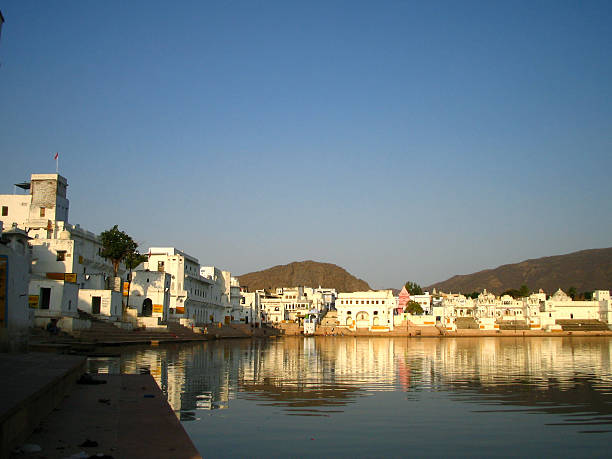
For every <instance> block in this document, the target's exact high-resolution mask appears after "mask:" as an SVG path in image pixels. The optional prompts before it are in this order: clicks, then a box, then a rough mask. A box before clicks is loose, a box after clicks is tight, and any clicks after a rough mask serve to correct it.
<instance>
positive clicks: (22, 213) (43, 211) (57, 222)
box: [0, 174, 123, 330]
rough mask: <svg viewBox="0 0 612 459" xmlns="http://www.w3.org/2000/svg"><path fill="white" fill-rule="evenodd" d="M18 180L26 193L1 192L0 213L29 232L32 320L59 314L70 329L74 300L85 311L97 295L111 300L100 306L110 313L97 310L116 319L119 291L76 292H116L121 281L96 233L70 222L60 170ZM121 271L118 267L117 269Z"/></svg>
mask: <svg viewBox="0 0 612 459" xmlns="http://www.w3.org/2000/svg"><path fill="white" fill-rule="evenodd" d="M16 186H17V187H19V188H20V189H23V190H27V191H29V193H27V194H13V195H0V215H1V216H0V219H1V220H2V221H3V222H4V224H5V225H6V224H16V225H17V226H18V227H19V228H21V229H23V230H25V231H27V233H28V236H29V237H30V238H31V245H32V276H31V280H30V286H29V294H30V300H31V303H30V304H31V305H32V306H34V307H35V309H36V311H35V315H36V320H35V323H36V324H37V325H39V326H41V325H42V326H44V325H45V323H47V322H48V320H49V318H51V317H53V318H58V319H60V324H61V325H63V327H62V328H64V329H66V330H70V329H71V328H73V324H77V322H78V319H77V317H78V314H77V306H78V307H79V308H81V309H83V310H85V311H87V312H91V311H95V310H96V308H97V305H96V304H94V303H93V302H94V301H97V300H95V299H94V298H98V297H100V296H104V297H108V298H110V301H111V304H110V306H109V307H108V308H106V309H104V311H108V314H110V315H107V314H106V313H101V314H100V316H101V317H102V318H105V319H111V320H119V319H120V318H121V313H122V304H121V295H113V294H111V293H108V292H105V293H101V292H98V294H96V292H91V294H87V293H86V292H83V294H82V295H79V290H85V289H91V290H95V291H101V290H111V289H112V290H115V292H119V291H120V281H119V280H118V279H114V278H113V275H114V271H113V267H112V264H111V262H110V260H106V259H104V258H103V257H102V256H101V255H100V253H101V251H102V244H101V242H100V239H99V237H98V236H96V235H95V234H93V233H91V232H89V231H86V230H84V229H82V228H81V227H80V226H79V225H70V224H69V223H68V211H69V202H68V199H67V198H66V189H67V187H68V182H67V181H66V179H65V178H64V177H62V176H61V175H59V174H32V176H31V180H30V182H25V183H20V184H17V185H16ZM122 272H123V270H121V269H120V272H119V274H121V273H122ZM36 297H38V301H37V302H36V301H35V299H36ZM88 301H92V303H89V302H88ZM101 311H102V309H101ZM64 318H65V319H66V320H64V323H62V322H61V321H62V320H63V319H64Z"/></svg>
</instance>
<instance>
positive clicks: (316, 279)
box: [238, 260, 370, 292]
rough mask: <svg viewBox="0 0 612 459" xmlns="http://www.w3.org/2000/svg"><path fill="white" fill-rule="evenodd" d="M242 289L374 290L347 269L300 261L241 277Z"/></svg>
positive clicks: (329, 264)
mask: <svg viewBox="0 0 612 459" xmlns="http://www.w3.org/2000/svg"><path fill="white" fill-rule="evenodd" d="M238 280H239V281H240V285H242V286H247V287H248V288H249V291H251V292H254V291H255V290H259V289H274V288H276V287H299V286H307V287H318V286H319V285H320V286H321V287H325V288H335V289H336V290H337V291H338V292H358V291H362V290H370V286H369V285H368V283H367V282H365V281H363V280H361V279H357V278H356V277H355V276H353V275H351V274H349V273H348V272H347V271H346V270H345V269H343V268H341V267H340V266H336V265H334V264H331V263H319V262H316V261H311V260H308V261H296V262H293V263H289V264H288V265H279V266H274V267H272V268H269V269H264V270H263V271H257V272H253V273H248V274H243V275H242V276H238Z"/></svg>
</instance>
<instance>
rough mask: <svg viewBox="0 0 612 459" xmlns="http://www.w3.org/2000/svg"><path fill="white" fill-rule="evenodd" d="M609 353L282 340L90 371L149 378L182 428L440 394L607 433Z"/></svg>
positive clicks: (606, 342)
mask: <svg viewBox="0 0 612 459" xmlns="http://www.w3.org/2000/svg"><path fill="white" fill-rule="evenodd" d="M611 348H612V340H610V339H607V338H560V337H551V338H529V339H522V338H456V339H452V338H451V339H437V338H423V339H414V338H413V339H406V338H341V337H329V338H306V339H304V338H284V339H280V340H272V341H263V340H236V341H218V342H207V343H197V344H189V345H168V346H163V347H159V348H142V349H134V348H126V349H124V350H123V351H122V354H121V357H118V358H98V359H90V361H89V369H90V371H93V372H96V371H97V372H109V373H139V372H142V371H149V372H150V373H151V374H152V375H153V377H154V378H155V379H156V381H157V382H158V384H159V385H160V387H161V388H162V390H163V392H164V393H165V394H166V395H167V397H168V401H169V402H170V405H171V406H172V408H173V409H174V410H175V411H176V412H177V415H178V416H179V417H180V419H181V420H183V421H189V420H194V419H197V418H198V412H202V411H205V410H219V409H226V408H228V407H231V404H232V401H233V400H237V399H239V400H243V401H246V402H248V403H252V404H255V405H257V406H261V407H272V408H274V409H280V410H281V412H282V414H284V415H285V416H303V417H312V416H316V417H332V418H333V417H334V416H339V415H340V413H343V412H344V411H346V409H347V407H348V406H350V405H351V404H355V403H359V402H360V401H361V400H364V398H367V397H369V396H374V395H375V394H380V393H385V392H392V393H399V394H404V395H403V400H404V401H407V402H410V401H413V402H414V401H418V400H421V399H422V395H419V394H422V393H437V392H441V393H444V394H448V396H449V397H450V399H451V400H453V401H455V402H466V403H469V404H474V405H478V406H474V407H473V410H472V412H473V413H494V412H496V411H500V410H501V411H504V412H521V411H524V412H526V413H547V414H552V415H555V417H554V419H549V420H548V422H547V425H550V426H554V425H566V426H568V425H574V426H578V427H577V429H578V430H577V431H579V432H584V433H592V432H597V433H607V432H609V431H610V424H612V376H611V375H612V371H611V362H610V354H611ZM230 411H231V410H230ZM594 426H598V427H594ZM604 426H605V427H604Z"/></svg>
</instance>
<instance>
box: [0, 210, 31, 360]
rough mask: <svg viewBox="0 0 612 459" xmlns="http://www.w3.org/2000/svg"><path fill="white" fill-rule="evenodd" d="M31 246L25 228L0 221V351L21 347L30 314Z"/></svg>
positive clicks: (25, 339) (26, 332) (24, 346)
mask: <svg viewBox="0 0 612 459" xmlns="http://www.w3.org/2000/svg"><path fill="white" fill-rule="evenodd" d="M30 258H31V249H30V246H29V245H28V236H27V234H26V232H25V231H23V230H20V229H18V228H17V227H15V228H12V229H9V230H7V231H4V229H3V225H2V222H0V351H8V350H25V349H26V348H27V341H28V339H27V338H28V328H29V327H30V326H31V324H32V320H33V313H32V310H31V309H30V308H29V307H28V285H29V280H30V267H31V264H30Z"/></svg>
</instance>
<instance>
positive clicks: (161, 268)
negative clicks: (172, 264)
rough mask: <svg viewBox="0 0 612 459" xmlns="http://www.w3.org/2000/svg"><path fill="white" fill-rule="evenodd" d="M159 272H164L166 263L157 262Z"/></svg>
mask: <svg viewBox="0 0 612 459" xmlns="http://www.w3.org/2000/svg"><path fill="white" fill-rule="evenodd" d="M157 270H158V271H160V272H162V273H163V272H164V262H163V261H158V262H157Z"/></svg>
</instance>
